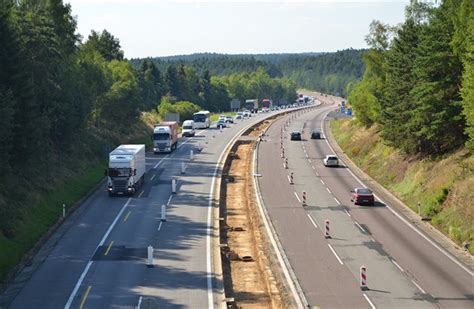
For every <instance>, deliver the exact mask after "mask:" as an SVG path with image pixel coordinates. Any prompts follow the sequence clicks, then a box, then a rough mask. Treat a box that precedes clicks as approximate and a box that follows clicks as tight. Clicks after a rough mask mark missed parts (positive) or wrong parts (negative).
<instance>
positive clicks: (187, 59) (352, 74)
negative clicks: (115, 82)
mask: <svg viewBox="0 0 474 309" xmlns="http://www.w3.org/2000/svg"><path fill="white" fill-rule="evenodd" d="M364 52H365V51H364V50H354V49H346V50H342V51H338V52H334V53H301V54H256V55H224V54H212V53H201V54H193V55H187V56H170V57H156V58H146V59H131V60H130V62H131V64H132V65H133V66H134V67H137V68H138V67H139V66H140V65H141V64H142V63H143V62H144V61H151V62H153V63H154V64H155V66H156V67H157V68H159V69H160V70H166V68H167V67H168V66H169V65H185V66H189V67H192V68H194V69H195V70H197V71H198V72H199V73H204V72H205V71H209V72H210V73H211V74H212V75H217V76H227V75H232V74H236V73H250V72H254V71H256V70H257V69H258V68H264V70H265V71H266V72H267V74H268V75H269V76H270V77H279V78H281V77H283V78H286V79H289V80H291V81H293V82H294V83H295V84H296V85H297V86H298V87H300V88H301V87H302V88H308V89H314V90H318V91H321V92H325V93H332V94H340V95H346V85H347V84H348V83H352V82H356V81H358V80H359V79H360V78H361V77H362V74H363V72H364V63H363V61H362V54H363V53H364Z"/></svg>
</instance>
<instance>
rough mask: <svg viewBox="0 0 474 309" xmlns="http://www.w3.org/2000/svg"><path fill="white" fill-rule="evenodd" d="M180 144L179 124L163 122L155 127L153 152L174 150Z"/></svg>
mask: <svg viewBox="0 0 474 309" xmlns="http://www.w3.org/2000/svg"><path fill="white" fill-rule="evenodd" d="M177 146H178V124H177V123H176V122H175V121H168V122H161V123H159V124H157V125H156V126H155V128H154V129H153V152H154V153H155V154H156V153H160V152H172V151H173V150H175V149H176V148H177Z"/></svg>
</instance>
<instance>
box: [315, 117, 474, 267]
mask: <svg viewBox="0 0 474 309" xmlns="http://www.w3.org/2000/svg"><path fill="white" fill-rule="evenodd" d="M329 112H330V111H329ZM329 112H328V113H327V114H329ZM327 114H326V115H325V117H324V118H326V116H327ZM323 124H324V120H323V122H322V123H321V132H323V135H324V136H326V133H325V132H324V126H323ZM325 140H326V143H327V144H328V146H329V148H330V149H331V150H332V152H333V153H335V151H334V148H332V146H331V144H329V142H328V140H327V139H325ZM346 170H347V171H348V172H349V173H350V174H351V175H352V177H354V178H355V180H357V182H359V183H360V184H361V185H362V186H363V187H366V185H365V184H364V183H363V182H362V181H361V180H360V179H359V177H357V176H356V175H355V174H354V173H353V172H352V171H351V170H350V169H349V168H347V169H346ZM374 197H375V198H376V199H377V200H379V201H380V202H381V203H383V204H385V206H386V207H387V209H388V210H389V211H390V212H391V213H393V214H394V215H395V216H396V217H397V218H398V219H400V220H401V221H402V222H403V223H405V224H406V225H408V227H410V229H412V230H413V231H414V232H415V233H417V234H418V235H420V236H421V237H422V238H423V239H425V240H426V241H427V242H428V243H429V244H431V245H432V246H433V247H435V248H436V249H438V251H439V252H441V253H442V254H444V255H445V256H446V257H447V258H449V259H450V260H451V261H452V262H453V263H455V264H456V265H458V266H459V267H461V268H462V269H463V270H464V271H465V272H467V273H468V274H469V275H471V276H474V272H472V271H471V270H470V269H468V268H467V267H466V266H464V265H463V264H462V263H461V262H459V261H458V260H457V259H456V258H455V257H453V256H452V255H451V254H450V253H449V252H447V251H446V250H445V249H443V248H441V247H440V246H438V244H436V243H435V242H434V241H432V240H431V239H429V238H428V237H427V236H425V235H424V234H423V233H422V232H421V231H419V230H418V229H417V228H416V227H414V226H413V225H412V224H410V223H409V222H408V221H407V220H406V219H405V218H403V217H402V216H401V215H400V214H398V213H397V212H396V211H395V210H393V208H392V207H390V206H389V205H388V204H387V203H385V202H384V201H383V200H382V199H381V198H379V197H378V196H377V195H375V194H374Z"/></svg>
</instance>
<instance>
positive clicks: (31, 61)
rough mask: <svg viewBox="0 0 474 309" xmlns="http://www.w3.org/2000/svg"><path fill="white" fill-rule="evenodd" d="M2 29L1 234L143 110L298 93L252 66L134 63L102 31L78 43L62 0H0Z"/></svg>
mask: <svg viewBox="0 0 474 309" xmlns="http://www.w3.org/2000/svg"><path fill="white" fill-rule="evenodd" d="M0 29H1V31H0V128H1V130H0V145H1V151H0V162H1V164H0V237H1V236H2V235H3V236H5V237H7V238H12V237H14V235H15V233H16V229H17V227H18V224H17V222H18V221H19V220H21V219H22V216H23V213H25V209H26V208H27V207H28V204H31V203H32V204H33V205H34V202H35V198H34V196H37V193H38V192H40V191H41V192H47V191H48V190H50V189H51V188H52V187H54V185H59V184H60V183H61V179H62V180H64V179H63V178H61V177H55V176H58V175H60V174H61V172H60V171H61V170H64V169H65V168H69V170H71V169H74V168H76V169H77V167H78V166H80V165H81V164H80V163H82V167H84V164H85V165H87V162H90V161H94V160H96V161H97V160H99V159H100V158H104V157H105V153H106V151H105V150H104V149H106V148H107V147H104V145H103V144H104V143H106V144H108V145H109V146H110V147H112V146H113V145H114V144H116V143H117V142H120V141H119V139H120V136H127V134H129V133H130V130H131V128H134V125H139V124H140V123H141V119H140V116H141V115H142V114H143V112H149V111H152V112H158V113H160V114H161V115H163V114H164V113H165V112H166V111H167V110H171V111H178V112H180V113H183V115H186V117H189V115H190V114H192V111H194V110H196V109H200V108H204V109H208V110H210V111H225V110H229V109H230V100H231V98H233V97H234V96H236V97H239V98H242V99H244V98H247V96H250V97H252V98H253V97H257V96H259V95H264V96H268V97H270V98H272V97H275V98H282V97H285V98H287V99H291V97H294V96H295V93H296V86H295V85H294V84H292V83H290V82H289V81H287V80H284V79H278V78H277V79H273V78H272V77H271V76H269V75H268V74H267V73H266V72H261V71H258V70H257V71H258V72H255V73H248V74H247V75H245V76H242V77H238V78H237V76H234V77H232V78H230V79H225V78H217V77H215V76H211V73H210V72H209V71H208V70H205V71H202V72H201V71H199V72H198V71H197V70H196V69H195V68H193V67H192V66H186V65H182V64H174V65H168V66H167V67H166V69H164V70H161V69H160V68H159V67H157V66H156V65H155V64H154V62H152V61H142V62H141V63H140V65H139V66H138V67H134V66H132V65H131V63H130V62H129V61H128V60H126V59H125V58H124V52H123V50H122V49H121V46H120V41H119V40H118V38H116V37H114V36H113V35H112V34H111V33H109V32H108V31H106V30H103V31H92V32H91V33H90V34H89V35H88V37H87V38H86V39H85V40H84V39H83V38H82V37H81V36H80V35H79V34H78V33H77V32H76V30H77V25H76V20H75V18H74V17H73V16H72V14H71V6H70V5H69V4H65V3H63V1H62V0H4V1H0ZM237 80H238V83H239V86H238V87H237V86H235V87H234V88H232V89H231V87H233V85H235V83H237ZM239 87H240V88H239ZM261 88H262V89H265V91H260V90H259V89H261ZM161 103H163V106H162V107H161V108H160V105H161ZM142 128H143V127H142ZM143 133H144V134H145V132H143ZM112 137H113V138H114V139H112ZM109 146H108V147H109ZM70 165H71V166H70ZM72 165H74V166H75V167H74V166H72Z"/></svg>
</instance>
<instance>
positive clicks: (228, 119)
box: [225, 116, 234, 123]
mask: <svg viewBox="0 0 474 309" xmlns="http://www.w3.org/2000/svg"><path fill="white" fill-rule="evenodd" d="M225 122H227V123H234V117H232V116H225Z"/></svg>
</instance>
